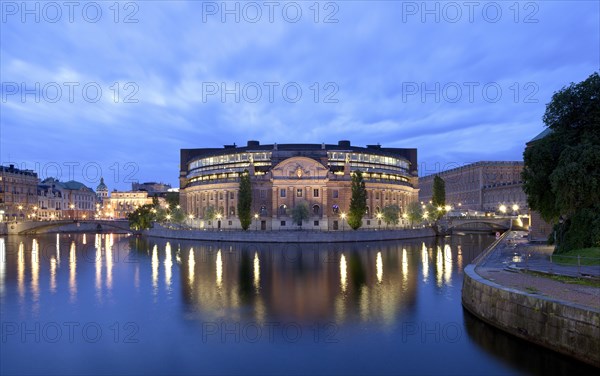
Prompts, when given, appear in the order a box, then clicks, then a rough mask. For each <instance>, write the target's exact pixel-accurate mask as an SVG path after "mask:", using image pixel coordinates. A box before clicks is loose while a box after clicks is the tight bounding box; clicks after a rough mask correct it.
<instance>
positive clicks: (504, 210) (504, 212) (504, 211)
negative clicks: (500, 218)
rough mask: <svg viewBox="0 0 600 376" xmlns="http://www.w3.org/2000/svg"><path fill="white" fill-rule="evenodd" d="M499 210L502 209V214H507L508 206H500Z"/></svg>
mask: <svg viewBox="0 0 600 376" xmlns="http://www.w3.org/2000/svg"><path fill="white" fill-rule="evenodd" d="M498 209H500V213H502V214H506V205H500V207H499V208H498Z"/></svg>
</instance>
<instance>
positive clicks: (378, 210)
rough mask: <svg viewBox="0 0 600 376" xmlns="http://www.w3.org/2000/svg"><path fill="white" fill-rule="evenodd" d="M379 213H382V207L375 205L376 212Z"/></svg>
mask: <svg viewBox="0 0 600 376" xmlns="http://www.w3.org/2000/svg"><path fill="white" fill-rule="evenodd" d="M377 213H381V209H379V206H376V207H375V214H377Z"/></svg>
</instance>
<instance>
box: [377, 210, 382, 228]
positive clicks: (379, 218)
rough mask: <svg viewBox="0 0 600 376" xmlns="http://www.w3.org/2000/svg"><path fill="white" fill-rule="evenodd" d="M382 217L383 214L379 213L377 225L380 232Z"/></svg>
mask: <svg viewBox="0 0 600 376" xmlns="http://www.w3.org/2000/svg"><path fill="white" fill-rule="evenodd" d="M381 217H382V215H381V213H377V225H378V228H379V230H381Z"/></svg>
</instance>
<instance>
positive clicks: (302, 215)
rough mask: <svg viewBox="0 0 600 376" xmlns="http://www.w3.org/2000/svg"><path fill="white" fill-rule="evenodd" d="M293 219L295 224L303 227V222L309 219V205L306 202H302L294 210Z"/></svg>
mask: <svg viewBox="0 0 600 376" xmlns="http://www.w3.org/2000/svg"><path fill="white" fill-rule="evenodd" d="M292 219H293V220H294V223H297V224H298V225H299V226H301V223H302V221H305V220H307V219H308V205H306V203H305V202H300V203H298V205H296V206H295V207H294V208H293V209H292Z"/></svg>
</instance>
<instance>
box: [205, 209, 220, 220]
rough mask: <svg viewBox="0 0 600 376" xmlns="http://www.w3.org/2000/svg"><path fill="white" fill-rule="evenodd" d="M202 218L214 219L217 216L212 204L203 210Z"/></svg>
mask: <svg viewBox="0 0 600 376" xmlns="http://www.w3.org/2000/svg"><path fill="white" fill-rule="evenodd" d="M203 218H204V220H205V221H214V220H215V218H217V210H216V209H215V207H214V206H209V207H207V208H206V210H205V211H204V217H203Z"/></svg>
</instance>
